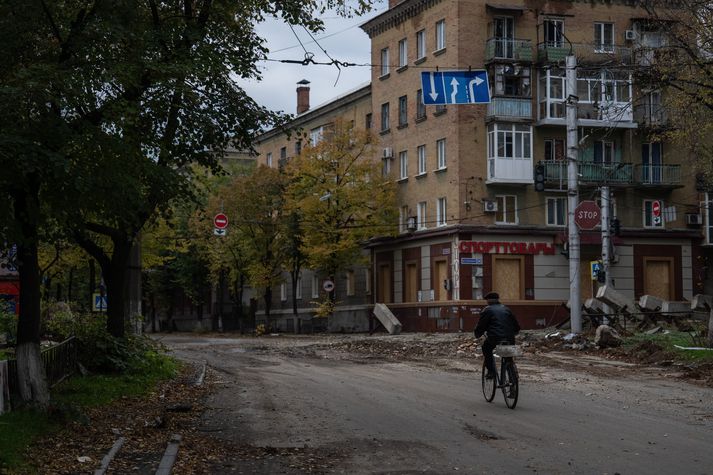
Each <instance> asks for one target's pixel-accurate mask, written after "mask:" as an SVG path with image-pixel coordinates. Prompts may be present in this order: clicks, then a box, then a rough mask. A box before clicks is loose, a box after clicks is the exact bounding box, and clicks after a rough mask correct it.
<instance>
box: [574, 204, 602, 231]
mask: <svg viewBox="0 0 713 475" xmlns="http://www.w3.org/2000/svg"><path fill="white" fill-rule="evenodd" d="M601 221H602V210H601V209H599V206H597V203H595V202H594V201H582V202H581V203H579V205H577V207H576V208H575V209H574V222H575V223H577V226H579V229H594V227H595V226H596V225H597V224H600V223H601Z"/></svg>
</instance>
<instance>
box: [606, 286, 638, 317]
mask: <svg viewBox="0 0 713 475" xmlns="http://www.w3.org/2000/svg"><path fill="white" fill-rule="evenodd" d="M597 300H601V301H602V302H604V303H605V304H607V305H609V306H610V307H611V308H612V309H613V310H614V311H615V312H621V313H623V314H626V315H628V316H633V317H635V318H636V319H637V320H641V319H642V318H641V316H640V315H635V314H636V313H638V308H637V307H636V303H634V301H633V300H631V299H630V298H628V297H626V296H625V295H624V294H622V293H621V292H618V291H616V290H614V288H613V287H611V286H608V285H604V286H602V287H599V290H597Z"/></svg>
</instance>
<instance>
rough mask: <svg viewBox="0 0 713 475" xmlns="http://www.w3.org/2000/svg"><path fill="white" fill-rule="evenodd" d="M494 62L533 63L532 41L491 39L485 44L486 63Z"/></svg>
mask: <svg viewBox="0 0 713 475" xmlns="http://www.w3.org/2000/svg"><path fill="white" fill-rule="evenodd" d="M494 60H510V61H532V43H531V42H530V40H516V39H512V38H490V39H489V40H488V41H486V42H485V62H490V61H494Z"/></svg>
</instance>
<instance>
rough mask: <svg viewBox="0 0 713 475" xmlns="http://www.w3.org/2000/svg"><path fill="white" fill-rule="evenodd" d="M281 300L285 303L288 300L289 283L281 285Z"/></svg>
mask: <svg viewBox="0 0 713 475" xmlns="http://www.w3.org/2000/svg"><path fill="white" fill-rule="evenodd" d="M280 300H282V301H283V302H284V301H286V300H287V283H285V282H282V283H281V284H280Z"/></svg>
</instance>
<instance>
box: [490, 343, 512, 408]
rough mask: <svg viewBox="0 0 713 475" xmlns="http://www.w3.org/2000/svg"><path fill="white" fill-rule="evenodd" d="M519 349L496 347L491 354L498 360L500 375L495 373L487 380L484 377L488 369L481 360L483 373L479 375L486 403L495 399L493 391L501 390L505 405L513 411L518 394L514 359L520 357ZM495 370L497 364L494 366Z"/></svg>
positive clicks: (504, 346)
mask: <svg viewBox="0 0 713 475" xmlns="http://www.w3.org/2000/svg"><path fill="white" fill-rule="evenodd" d="M520 354H521V352H520V348H519V347H518V346H516V345H504V344H501V345H498V346H496V347H495V351H494V352H493V357H494V358H500V373H499V374H498V372H497V371H496V372H495V374H494V375H493V378H491V379H488V378H486V375H487V373H488V368H486V367H485V360H483V372H482V374H481V378H482V384H483V396H485V400H486V401H488V402H492V401H493V398H495V390H496V389H497V388H500V389H502V391H503V397H504V398H505V404H506V405H507V407H509V408H510V409H515V406H516V405H517V397H518V395H519V392H520V385H519V380H518V375H517V366H516V365H515V357H516V356H520ZM495 367H496V368H497V363H496V364H495Z"/></svg>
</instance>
